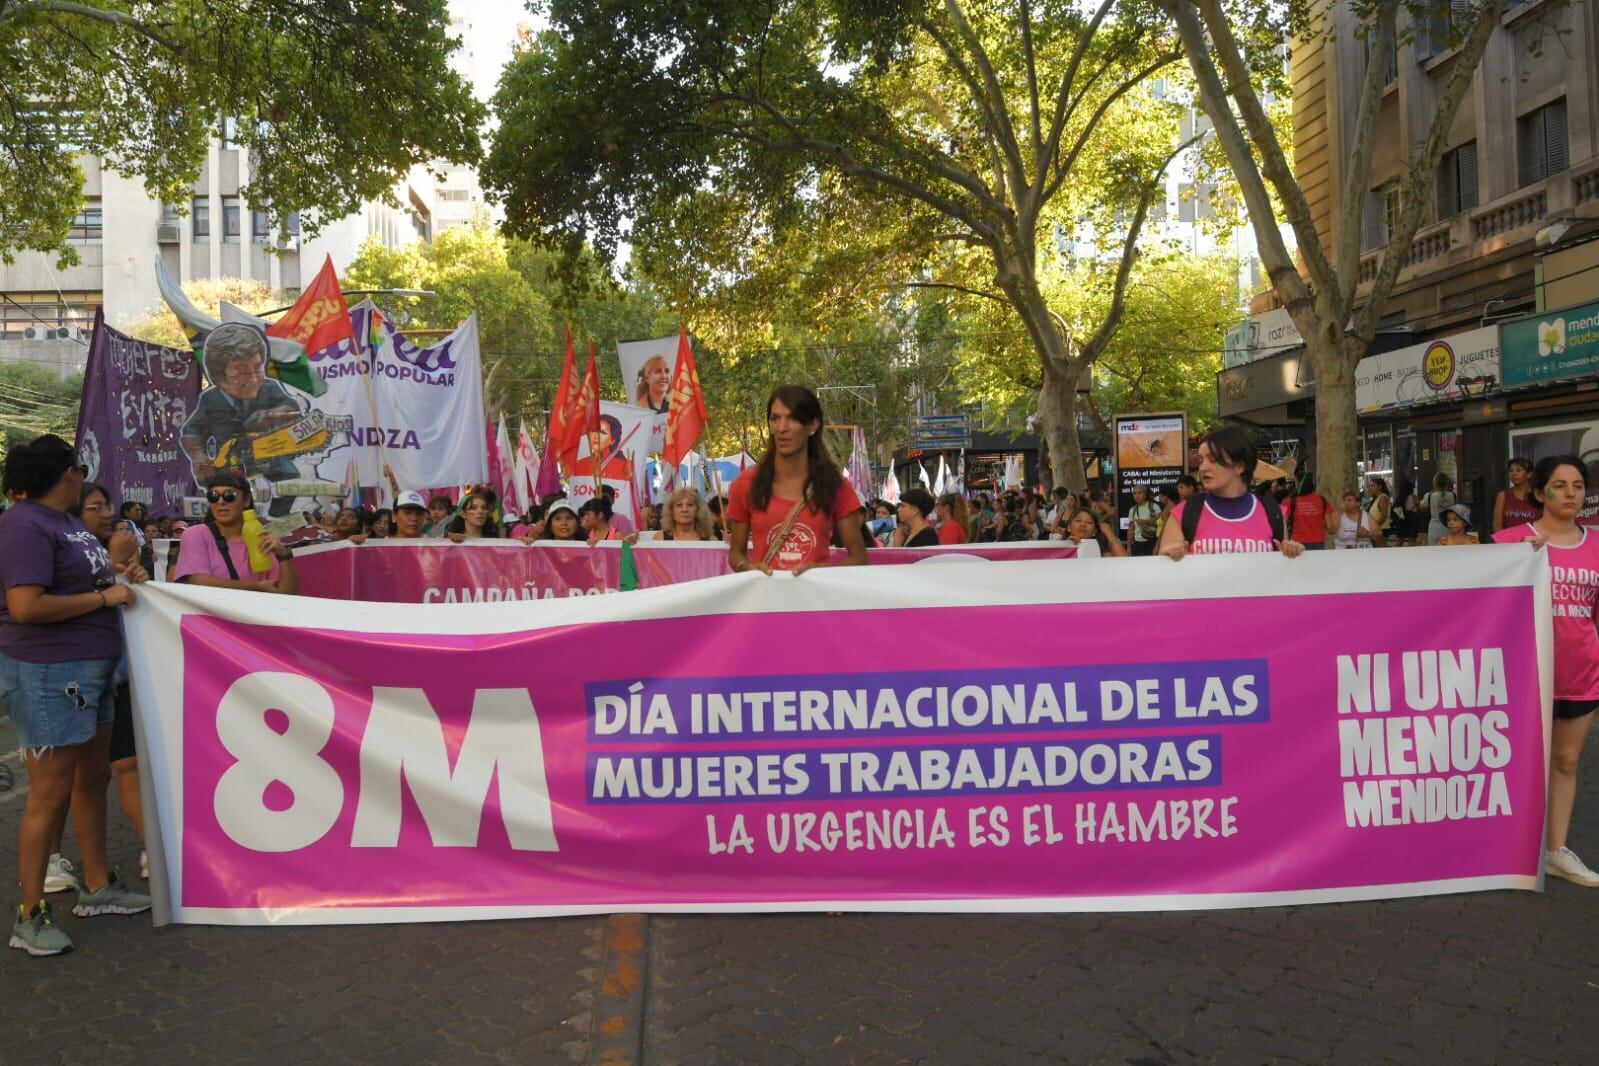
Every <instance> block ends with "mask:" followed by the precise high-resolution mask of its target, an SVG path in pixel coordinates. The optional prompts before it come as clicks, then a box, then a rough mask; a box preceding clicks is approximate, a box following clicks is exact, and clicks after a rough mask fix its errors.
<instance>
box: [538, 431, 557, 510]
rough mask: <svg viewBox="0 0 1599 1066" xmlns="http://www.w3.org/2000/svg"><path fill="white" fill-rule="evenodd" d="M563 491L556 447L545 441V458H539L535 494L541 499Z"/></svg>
mask: <svg viewBox="0 0 1599 1066" xmlns="http://www.w3.org/2000/svg"><path fill="white" fill-rule="evenodd" d="M560 491H561V470H560V467H558V466H557V465H556V460H555V448H554V446H553V445H551V444H550V442H549V440H548V439H546V440H545V441H544V458H542V459H540V460H539V472H538V476H537V477H536V478H534V481H533V495H535V496H537V497H538V498H539V499H540V500H543V499H545V498H546V497H549V496H553V495H555V494H556V493H557V492H560Z"/></svg>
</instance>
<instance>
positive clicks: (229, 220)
mask: <svg viewBox="0 0 1599 1066" xmlns="http://www.w3.org/2000/svg"><path fill="white" fill-rule="evenodd" d="M239 212H240V207H239V198H238V197H237V196H224V197H223V198H222V237H223V239H224V240H234V241H236V240H238V239H239V233H240V230H239V226H240V223H241V219H240V217H239Z"/></svg>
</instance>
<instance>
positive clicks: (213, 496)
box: [205, 489, 239, 503]
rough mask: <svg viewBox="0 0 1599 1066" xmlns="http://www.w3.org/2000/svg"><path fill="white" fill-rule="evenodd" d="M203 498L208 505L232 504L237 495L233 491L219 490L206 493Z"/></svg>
mask: <svg viewBox="0 0 1599 1066" xmlns="http://www.w3.org/2000/svg"><path fill="white" fill-rule="evenodd" d="M205 498H206V501H207V502H208V503H233V502H234V501H235V500H237V499H238V498H239V494H238V492H236V491H235V490H233V489H219V490H216V491H213V492H208V493H206V494H205Z"/></svg>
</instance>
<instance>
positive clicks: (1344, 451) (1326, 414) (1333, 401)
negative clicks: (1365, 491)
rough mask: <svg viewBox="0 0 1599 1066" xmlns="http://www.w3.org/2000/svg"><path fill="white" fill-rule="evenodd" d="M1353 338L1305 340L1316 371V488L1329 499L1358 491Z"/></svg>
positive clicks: (1355, 344) (1356, 347)
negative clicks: (1350, 491) (1351, 491)
mask: <svg viewBox="0 0 1599 1066" xmlns="http://www.w3.org/2000/svg"><path fill="white" fill-rule="evenodd" d="M1362 347H1364V345H1362V344H1361V343H1360V341H1359V340H1357V339H1356V338H1355V337H1352V336H1349V335H1346V334H1341V335H1340V337H1339V339H1338V340H1329V339H1328V338H1326V337H1324V336H1315V337H1313V338H1312V337H1306V348H1307V350H1308V351H1309V353H1310V355H1311V358H1312V360H1313V361H1314V364H1315V367H1316V487H1317V488H1318V489H1319V490H1320V491H1321V492H1322V494H1323V495H1325V496H1327V497H1329V498H1330V499H1334V500H1336V499H1338V498H1339V497H1340V496H1341V495H1342V494H1343V493H1345V492H1348V491H1349V490H1350V489H1354V490H1355V491H1356V492H1359V491H1360V484H1359V474H1358V473H1357V472H1356V468H1355V430H1356V414H1355V363H1356V362H1357V361H1358V360H1359V358H1360V354H1359V349H1360V348H1362Z"/></svg>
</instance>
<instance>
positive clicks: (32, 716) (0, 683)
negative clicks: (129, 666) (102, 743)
mask: <svg viewBox="0 0 1599 1066" xmlns="http://www.w3.org/2000/svg"><path fill="white" fill-rule="evenodd" d="M117 662H118V659H71V660H68V661H67V662H62V663H25V662H19V661H18V660H16V659H13V658H11V656H9V655H6V654H5V653H3V652H0V704H3V705H4V707H5V709H6V710H7V711H8V712H10V714H11V720H12V722H14V723H16V727H17V739H18V746H19V747H21V748H22V750H23V751H43V750H46V749H48V748H61V747H67V746H68V745H71V744H82V743H83V742H84V741H87V740H91V739H93V737H94V735H95V733H96V731H98V730H99V728H100V726H101V725H103V724H105V723H108V722H111V721H113V720H114V719H115V718H116V716H117V701H116V685H115V684H113V680H112V679H113V675H115V673H116V669H117Z"/></svg>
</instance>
